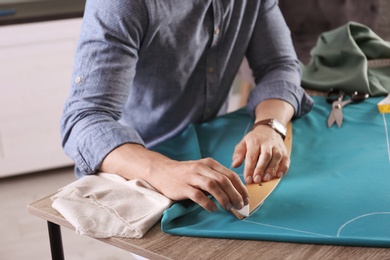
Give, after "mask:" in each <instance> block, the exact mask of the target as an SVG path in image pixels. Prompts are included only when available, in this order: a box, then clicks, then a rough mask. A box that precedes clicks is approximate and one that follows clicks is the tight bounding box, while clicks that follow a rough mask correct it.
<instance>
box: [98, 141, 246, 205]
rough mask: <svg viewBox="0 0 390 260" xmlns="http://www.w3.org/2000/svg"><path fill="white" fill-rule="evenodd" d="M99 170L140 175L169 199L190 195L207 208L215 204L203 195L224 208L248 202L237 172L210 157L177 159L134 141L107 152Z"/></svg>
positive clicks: (126, 176) (133, 177) (134, 176)
mask: <svg viewBox="0 0 390 260" xmlns="http://www.w3.org/2000/svg"><path fill="white" fill-rule="evenodd" d="M100 170H101V171H104V172H109V173H116V174H118V175H121V176H122V177H124V178H126V179H143V180H145V181H147V182H148V183H149V184H151V185H152V186H153V187H154V188H155V189H157V190H158V191H159V192H161V193H162V194H164V195H165V196H166V197H168V198H170V199H172V200H175V201H177V200H184V199H191V200H192V201H194V202H195V203H198V204H199V205H200V206H202V207H203V208H204V209H206V210H208V211H211V212H215V211H216V210H217V206H216V205H215V203H214V202H213V201H212V200H211V199H210V198H209V197H208V196H207V195H211V196H213V197H214V198H215V199H216V200H217V201H218V202H219V203H220V204H221V206H222V207H223V208H224V209H226V210H230V209H231V208H232V207H234V208H236V209H241V208H243V207H244V205H247V204H248V203H249V197H248V191H247V189H246V188H245V186H244V185H243V184H242V182H241V180H240V178H239V177H238V175H237V174H236V173H234V172H233V171H231V170H229V169H227V168H226V167H224V166H222V165H221V164H219V163H218V162H216V161H215V160H213V159H210V158H206V159H201V160H197V161H184V162H179V161H174V160H171V159H169V158H167V157H165V156H163V155H161V154H159V153H156V152H153V151H150V150H147V149H146V148H144V147H142V146H140V145H137V144H124V145H122V146H119V147H118V148H116V149H115V150H113V151H112V152H111V153H109V154H108V155H107V157H106V158H105V159H104V161H103V163H102V166H101V168H100Z"/></svg>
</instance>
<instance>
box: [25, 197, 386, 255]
mask: <svg viewBox="0 0 390 260" xmlns="http://www.w3.org/2000/svg"><path fill="white" fill-rule="evenodd" d="M51 204H52V201H51V200H50V196H48V197H45V198H43V199H40V200H38V201H36V202H34V203H32V204H30V205H28V207H27V208H28V212H29V213H31V214H33V215H35V216H37V217H40V218H42V219H44V220H46V221H47V222H48V228H49V236H50V246H51V251H52V259H64V254H63V250H62V239H61V226H64V227H67V228H69V229H72V230H74V228H73V226H72V225H71V224H70V223H69V222H68V221H66V220H65V219H64V218H63V217H62V216H61V214H60V213H58V212H57V211H56V210H55V209H53V208H52V207H51ZM99 240H100V241H102V242H105V243H107V244H110V245H113V246H116V247H119V248H122V249H124V250H126V251H129V252H132V253H135V254H137V255H140V256H143V257H146V258H149V259H245V260H249V259H263V258H264V259H354V260H357V259H390V249H387V248H369V247H347V246H328V245H314V244H295V243H279V242H268V241H254V240H235V239H218V238H199V237H181V236H172V235H169V234H165V233H163V232H162V231H161V227H160V224H156V225H155V226H154V227H153V228H152V229H151V230H149V232H147V233H146V234H145V236H144V237H143V238H141V239H131V238H115V237H112V238H108V239H99Z"/></svg>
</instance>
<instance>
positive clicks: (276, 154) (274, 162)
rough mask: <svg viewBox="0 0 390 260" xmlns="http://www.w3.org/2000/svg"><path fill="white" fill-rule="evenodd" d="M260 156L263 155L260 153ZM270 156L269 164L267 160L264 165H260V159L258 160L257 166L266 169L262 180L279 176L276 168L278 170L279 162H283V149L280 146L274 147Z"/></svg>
mask: <svg viewBox="0 0 390 260" xmlns="http://www.w3.org/2000/svg"><path fill="white" fill-rule="evenodd" d="M260 157H261V155H260ZM270 157H271V158H270V160H269V161H268V164H266V163H267V161H266V160H265V161H264V165H262V166H259V164H260V160H259V162H258V165H257V167H258V168H261V169H264V174H263V178H262V181H270V180H271V179H273V178H274V177H276V176H277V173H276V170H277V167H278V165H279V163H280V162H281V160H282V158H283V151H282V150H281V149H279V148H278V147H273V148H272V149H271V153H270Z"/></svg>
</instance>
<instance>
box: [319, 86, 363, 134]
mask: <svg viewBox="0 0 390 260" xmlns="http://www.w3.org/2000/svg"><path fill="white" fill-rule="evenodd" d="M344 96H345V93H344V91H342V90H341V89H331V90H329V92H328V94H327V96H326V101H327V102H328V103H331V104H332V110H331V111H330V114H329V117H328V127H331V126H332V125H333V124H334V123H335V122H336V124H337V126H338V127H341V125H342V123H343V107H344V106H346V105H348V104H349V103H359V102H361V101H363V100H365V99H366V98H368V97H369V94H367V93H361V92H357V91H355V92H353V93H352V94H351V95H350V98H349V99H346V100H344Z"/></svg>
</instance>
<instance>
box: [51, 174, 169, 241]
mask: <svg viewBox="0 0 390 260" xmlns="http://www.w3.org/2000/svg"><path fill="white" fill-rule="evenodd" d="M52 200H53V204H52V207H53V208H55V209H56V210H57V211H58V212H59V213H61V214H62V215H63V216H64V218H65V219H66V220H68V221H69V222H70V223H71V224H72V225H73V226H74V227H75V229H76V232H77V233H79V234H82V235H88V236H91V237H95V238H107V237H129V238H141V237H143V235H144V234H145V233H146V232H147V231H148V230H149V229H150V228H151V227H152V226H153V225H154V224H155V223H156V222H157V221H158V220H159V219H160V218H161V216H162V213H163V212H164V210H165V209H167V208H168V207H169V206H170V205H171V204H172V201H171V200H170V199H168V198H167V197H165V196H164V195H162V194H160V193H159V192H157V191H156V190H155V189H154V188H153V187H152V186H150V185H149V184H148V183H147V182H145V181H143V180H130V181H127V180H125V179H124V178H122V177H120V176H118V175H114V174H108V173H100V174H99V175H91V176H85V177H83V178H81V179H79V180H77V181H75V182H73V183H71V184H69V185H67V186H65V187H64V188H62V189H60V191H59V192H58V193H57V194H56V195H54V196H53V197H52Z"/></svg>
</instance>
